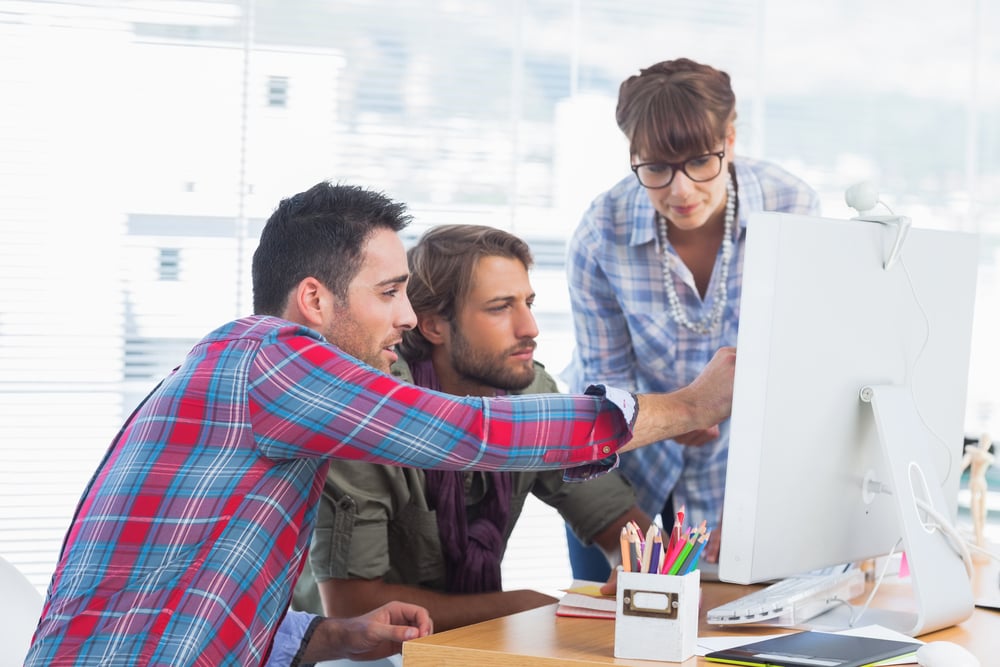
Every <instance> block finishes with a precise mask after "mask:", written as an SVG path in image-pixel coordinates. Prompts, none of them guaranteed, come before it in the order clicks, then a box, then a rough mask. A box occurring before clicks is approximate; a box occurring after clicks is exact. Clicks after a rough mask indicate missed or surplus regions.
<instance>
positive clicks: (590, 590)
mask: <svg viewBox="0 0 1000 667" xmlns="http://www.w3.org/2000/svg"><path fill="white" fill-rule="evenodd" d="M600 587H601V583H600V582H596V581H579V580H577V581H574V582H573V585H572V586H571V587H570V588H567V589H565V593H566V594H565V595H563V596H562V598H561V599H560V600H559V606H557V607H556V616H576V617H579V618H611V619H613V618H614V617H615V607H616V604H617V603H616V598H615V596H614V595H601V592H600Z"/></svg>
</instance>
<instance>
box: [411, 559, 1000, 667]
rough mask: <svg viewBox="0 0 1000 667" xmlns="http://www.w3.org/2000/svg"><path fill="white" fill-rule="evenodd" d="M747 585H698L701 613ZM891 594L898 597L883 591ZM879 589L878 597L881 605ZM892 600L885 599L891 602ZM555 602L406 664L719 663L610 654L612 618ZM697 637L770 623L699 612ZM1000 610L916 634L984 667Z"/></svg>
mask: <svg viewBox="0 0 1000 667" xmlns="http://www.w3.org/2000/svg"><path fill="white" fill-rule="evenodd" d="M975 585H976V586H987V585H993V586H997V585H998V584H997V581H995V579H994V580H992V581H984V580H979V579H978V578H977V581H976V582H975ZM748 590H749V588H748V587H744V586H735V585H732V584H723V583H705V584H702V605H701V608H702V610H703V611H704V610H706V609H711V608H713V607H715V606H717V605H720V604H722V603H724V602H728V601H729V600H733V599H735V598H737V597H739V596H740V595H743V594H745V593H747V592H748ZM887 592H888V593H889V594H890V598H896V597H898V595H894V594H892V591H891V589H887ZM882 598H883V594H882V592H880V593H879V595H878V597H877V599H878V600H879V603H880V606H882V605H881V602H882ZM884 606H897V605H896V604H892V600H890V604H889V605H884ZM555 609H556V605H549V606H546V607H540V608H538V609H532V610H530V611H525V612H521V613H520V614H513V615H511V616H505V617H503V618H498V619H494V620H492V621H486V622H485V623H478V624H476V625H470V626H466V627H464V628H457V629H455V630H450V631H448V632H442V633H440V634H435V635H431V636H430V637H424V638H423V639H417V640H413V641H409V642H406V643H405V644H403V665H404V667H469V666H473V667H556V666H557V665H559V666H563V665H570V666H572V665H576V666H583V665H592V666H593V665H629V666H631V667H651V666H652V665H684V666H685V667H693V666H694V665H718V663H712V662H709V661H707V660H704V659H703V658H699V657H697V656H696V657H693V658H690V659H689V660H686V661H684V662H683V663H669V662H655V661H649V660H624V659H621V658H615V657H614V643H615V624H614V621H610V620H601V619H589V618H563V617H558V616H556V615H555ZM701 616H702V620H701V624H700V627H699V628H698V634H699V636H703V637H704V636H712V635H716V636H719V635H730V636H731V635H746V637H747V641H752V640H753V637H755V636H757V635H761V634H772V633H774V632H776V631H777V629H775V628H766V627H765V628H761V627H755V628H749V627H739V626H737V627H723V628H720V627H718V626H710V625H707V624H706V623H705V621H704V613H702V615H701ZM998 636H1000V612H998V611H993V610H990V609H980V608H978V607H977V608H976V610H975V612H973V615H972V617H970V618H969V619H968V620H966V621H964V622H963V623H961V624H959V625H957V626H955V627H951V628H947V629H945V630H939V631H937V632H933V633H930V634H926V635H923V636H921V637H920V639H922V640H924V641H934V640H948V641H953V642H955V643H958V644H962V645H963V646H965V647H967V648H968V649H969V650H971V651H972V652H973V653H974V654H975V655H976V656H977V657H978V658H979V660H980V662H981V663H982V664H983V666H984V667H985V666H986V665H990V664H994V662H995V661H996V655H997V647H998V646H1000V640H998V639H997V637H998Z"/></svg>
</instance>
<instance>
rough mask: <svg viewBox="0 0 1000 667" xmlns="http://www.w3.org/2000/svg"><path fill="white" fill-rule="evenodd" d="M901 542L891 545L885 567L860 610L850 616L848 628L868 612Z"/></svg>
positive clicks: (900, 540) (901, 539)
mask: <svg viewBox="0 0 1000 667" xmlns="http://www.w3.org/2000/svg"><path fill="white" fill-rule="evenodd" d="M902 541H903V538H902V537H901V538H899V539H898V540H896V543H895V544H894V545H892V549H890V550H889V555H888V556H886V557H885V565H883V566H882V574H880V575H879V576H878V579H876V580H875V585H874V586H872V590H871V593H869V594H868V599H867V600H865V603H864V604H863V605H862V606H861V609H860V610H858V612H857V613H856V614H853V615H852V616H851V619H850V620H849V621H848V627H851V628H853V627H854V624H855V623H857V622H858V621H859V620H860V619H861V617H862V616H864V615H865V612H866V611H868V607H869V606H870V605H871V603H872V600H873V599H874V598H875V593H877V592H878V589H879V586H881V585H882V580H883V579H885V575H886V573H887V572H888V571H889V564H890V563H891V562H892V556H893V554H895V553H896V549H897V548H899V545H900V543H901V542H902ZM848 606H851V605H848Z"/></svg>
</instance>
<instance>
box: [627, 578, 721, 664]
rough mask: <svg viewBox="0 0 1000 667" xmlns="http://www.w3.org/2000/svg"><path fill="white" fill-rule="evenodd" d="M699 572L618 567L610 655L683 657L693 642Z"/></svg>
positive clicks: (688, 654) (691, 649)
mask: <svg viewBox="0 0 1000 667" xmlns="http://www.w3.org/2000/svg"><path fill="white" fill-rule="evenodd" d="M700 588H701V572H699V571H698V570H695V571H693V572H689V573H688V574H685V575H684V576H672V575H669V574H648V573H643V572H622V571H619V572H618V599H617V607H616V610H615V657H616V658H637V659H640V660H666V661H668V662H683V661H684V660H687V659H688V658H690V657H691V656H692V655H694V652H695V647H696V644H697V642H698V603H699V597H700Z"/></svg>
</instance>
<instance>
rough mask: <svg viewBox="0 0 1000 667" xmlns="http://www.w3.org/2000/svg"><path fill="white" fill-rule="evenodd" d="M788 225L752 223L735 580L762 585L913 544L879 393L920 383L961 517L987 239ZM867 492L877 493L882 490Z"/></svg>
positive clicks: (937, 470)
mask: <svg viewBox="0 0 1000 667" xmlns="http://www.w3.org/2000/svg"><path fill="white" fill-rule="evenodd" d="M895 238H896V232H895V229H894V228H893V227H887V226H883V225H881V224H877V223H873V222H864V221H859V220H833V219H825V218H815V217H807V216H798V215H791V214H781V213H758V214H754V215H752V216H751V218H750V221H749V224H748V231H747V245H746V257H745V268H744V275H743V293H742V298H741V305H740V308H741V313H740V328H739V335H738V343H737V359H736V384H735V389H734V396H733V414H732V424H731V427H732V430H731V436H730V445H729V462H728V472H727V482H726V496H725V508H724V512H723V526H722V528H723V538H722V545H721V554H720V567H719V576H720V578H721V579H723V580H725V581H732V582H737V583H751V582H757V581H765V580H769V579H775V578H781V577H786V576H790V575H794V574H799V573H803V572H807V571H810V570H813V569H817V568H820V567H825V566H828V565H834V564H838V563H845V562H850V561H857V560H862V559H865V558H869V557H873V556H877V555H882V554H886V553H889V552H890V551H891V550H892V549H893V547H894V545H896V544H897V543H898V542H899V538H900V528H899V525H898V523H899V522H898V517H897V516H896V508H895V507H894V505H893V502H894V501H893V500H892V498H891V497H890V496H888V495H886V494H884V493H883V494H878V493H875V494H872V493H870V491H871V488H872V485H870V484H866V483H865V480H866V477H867V478H868V479H871V480H874V481H875V482H876V483H882V482H883V481H884V480H887V479H889V475H887V471H886V469H885V464H884V457H883V455H882V451H881V448H880V445H879V439H878V433H877V430H876V427H875V424H874V420H873V417H872V407H871V406H870V405H868V404H866V403H863V402H862V401H861V400H860V399H859V392H860V390H861V389H862V387H864V386H867V385H892V386H903V387H907V388H908V391H909V392H910V394H911V396H912V398H913V402H914V404H915V406H916V408H917V412H918V413H919V420H920V422H921V423H920V424H918V425H917V430H918V431H919V432H920V433H921V434H922V437H923V440H924V444H925V445H926V447H927V451H928V454H929V460H930V461H931V467H932V468H933V474H934V475H936V478H937V480H938V481H939V483H940V486H941V490H942V493H943V497H944V498H945V499H946V502H947V504H948V507H947V508H946V514H947V515H948V516H950V517H954V515H955V512H956V504H957V491H958V483H959V477H960V474H961V456H962V445H963V432H964V427H963V421H964V418H965V399H966V391H967V382H968V366H969V350H970V341H971V329H972V313H973V304H974V300H975V283H976V274H977V263H978V239H977V238H976V237H975V236H974V235H971V234H964V233H959V232H945V231H932V230H925V229H916V228H914V229H911V230H910V232H909V235H908V237H907V238H906V240H905V243H904V244H903V246H902V251H901V255H900V256H899V259H898V260H897V261H896V262H895V263H894V264H893V265H892V266H891V267H890V268H889V269H885V268H883V264H884V262H885V260H886V258H887V255H888V253H889V252H890V249H891V247H892V245H893V242H894V240H895ZM866 487H867V491H869V492H868V493H866Z"/></svg>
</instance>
